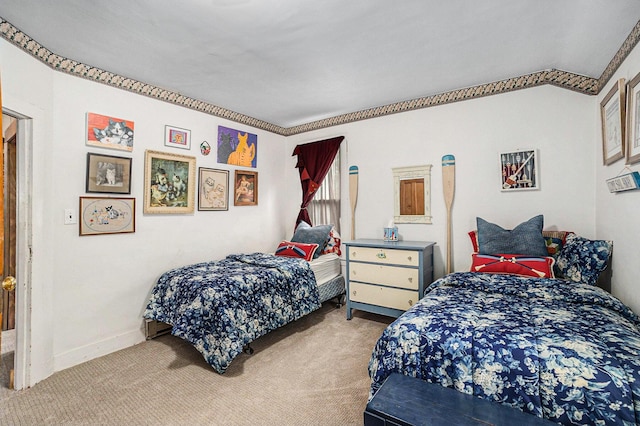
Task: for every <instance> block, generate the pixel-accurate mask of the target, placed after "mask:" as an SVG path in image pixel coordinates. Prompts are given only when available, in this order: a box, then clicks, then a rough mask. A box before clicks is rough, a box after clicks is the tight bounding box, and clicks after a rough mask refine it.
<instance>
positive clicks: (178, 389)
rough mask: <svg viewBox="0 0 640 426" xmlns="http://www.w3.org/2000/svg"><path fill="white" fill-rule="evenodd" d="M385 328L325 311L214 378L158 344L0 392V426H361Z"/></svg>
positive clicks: (374, 320)
mask: <svg viewBox="0 0 640 426" xmlns="http://www.w3.org/2000/svg"><path fill="white" fill-rule="evenodd" d="M391 321H392V318H388V317H383V316H378V315H374V314H368V313H364V312H360V311H354V318H353V319H352V320H351V321H347V320H346V319H345V308H344V307H342V308H340V309H335V307H334V306H333V305H332V304H331V303H325V304H324V305H323V307H322V308H321V309H320V310H319V311H316V312H314V313H312V314H310V315H308V316H306V317H304V318H302V319H300V320H298V321H296V322H295V323H293V324H289V325H287V326H286V327H284V328H281V329H279V330H276V331H274V332H272V333H270V334H268V335H267V336H264V337H262V338H260V339H258V340H257V341H255V342H254V343H253V344H252V346H253V348H254V349H255V353H254V354H253V355H246V354H241V355H240V356H239V357H238V358H236V359H235V360H234V361H233V363H232V364H231V367H230V368H229V369H228V370H227V372H226V373H225V374H224V375H220V374H218V373H216V372H214V371H213V370H212V369H211V368H210V367H209V365H207V364H206V363H205V362H204V359H203V358H202V356H201V355H200V353H198V352H197V351H196V350H195V349H194V348H192V347H191V346H190V345H189V344H187V343H185V342H183V341H182V340H180V339H178V338H176V337H173V336H168V335H167V336H162V337H159V338H157V339H154V340H151V341H147V342H144V343H141V344H139V345H136V346H134V347H131V348H127V349H124V350H121V351H119V352H116V353H113V354H110V355H107V356H104V357H101V358H98V359H95V360H92V361H89V362H86V363H84V364H81V365H78V366H76V367H73V368H70V369H67V370H64V371H60V372H58V373H56V374H54V375H53V376H51V377H49V378H48V379H46V380H44V381H42V382H40V383H38V384H37V385H35V386H34V387H33V388H31V389H27V390H24V391H19V392H16V391H10V390H8V389H6V388H3V389H0V425H5V424H6V425H152V424H153V425H183V424H189V425H249V424H251V425H361V424H362V419H363V414H362V413H363V411H364V408H365V405H366V401H367V396H368V392H369V377H368V372H367V364H368V362H369V358H370V356H371V351H372V349H373V345H374V344H375V341H376V339H377V338H378V336H379V335H380V333H381V332H382V330H383V329H384V328H385V327H386V326H387V325H388V324H389V323H390V322H391ZM5 387H6V386H5Z"/></svg>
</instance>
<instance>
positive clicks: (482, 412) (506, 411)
mask: <svg viewBox="0 0 640 426" xmlns="http://www.w3.org/2000/svg"><path fill="white" fill-rule="evenodd" d="M364 424H365V426H389V425H400V426H409V425H411V426H418V425H443V426H444V425H446V426H451V425H483V426H487V425H495V426H502V425H509V426H511V425H518V426H526V425H547V426H548V425H552V424H555V423H552V422H550V421H549V420H545V419H542V418H539V417H536V416H534V415H531V414H527V413H524V412H522V411H520V410H518V409H517V408H513V407H509V406H507V405H502V404H497V403H494V402H490V401H487V400H484V399H481V398H478V397H476V396H473V395H467V394H464V393H462V392H458V391H456V390H455V389H450V388H445V387H444V386H441V385H439V384H433V383H428V382H425V381H424V380H420V379H416V378H413V377H408V376H403V375H402V374H397V373H393V374H391V375H390V376H389V377H388V378H387V380H386V381H385V382H384V383H383V384H382V386H381V387H380V389H378V392H376V394H375V395H374V396H373V398H372V399H371V401H369V403H368V404H367V408H366V409H365V412H364Z"/></svg>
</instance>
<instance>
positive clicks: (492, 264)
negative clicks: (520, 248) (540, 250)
mask: <svg viewBox="0 0 640 426" xmlns="http://www.w3.org/2000/svg"><path fill="white" fill-rule="evenodd" d="M554 263H555V260H554V259H553V257H550V256H545V257H533V256H518V255H514V254H502V255H495V256H494V255H491V254H478V253H473V254H472V255H471V272H488V273H495V274H514V275H524V276H527V277H536V278H555V276H554V275H553V264H554Z"/></svg>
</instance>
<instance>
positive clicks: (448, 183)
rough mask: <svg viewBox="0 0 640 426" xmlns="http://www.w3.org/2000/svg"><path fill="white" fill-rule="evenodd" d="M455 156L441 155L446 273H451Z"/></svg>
mask: <svg viewBox="0 0 640 426" xmlns="http://www.w3.org/2000/svg"><path fill="white" fill-rule="evenodd" d="M455 173H456V158H455V157H454V156H453V155H445V156H444V157H442V192H443V193H444V203H445V206H446V207H447V274H450V273H451V253H452V250H451V206H452V205H453V194H454V192H455V186H456V174H455Z"/></svg>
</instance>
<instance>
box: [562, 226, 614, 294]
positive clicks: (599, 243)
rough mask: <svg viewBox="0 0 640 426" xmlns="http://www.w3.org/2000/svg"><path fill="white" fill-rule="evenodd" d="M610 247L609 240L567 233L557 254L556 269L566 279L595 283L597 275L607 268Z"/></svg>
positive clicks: (611, 247)
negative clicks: (590, 238) (592, 238)
mask: <svg viewBox="0 0 640 426" xmlns="http://www.w3.org/2000/svg"><path fill="white" fill-rule="evenodd" d="M612 249H613V242H611V241H605V240H588V239H586V238H582V237H579V236H577V235H576V234H569V235H567V239H566V241H565V244H564V246H563V247H562V250H561V251H560V254H559V255H558V260H557V263H558V264H557V269H558V271H559V273H560V274H562V277H564V278H566V279H569V280H571V281H576V282H583V283H587V284H591V285H596V283H597V281H598V276H599V275H600V273H601V272H602V271H604V270H605V269H606V268H607V263H608V260H609V256H610V255H611V250H612Z"/></svg>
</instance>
